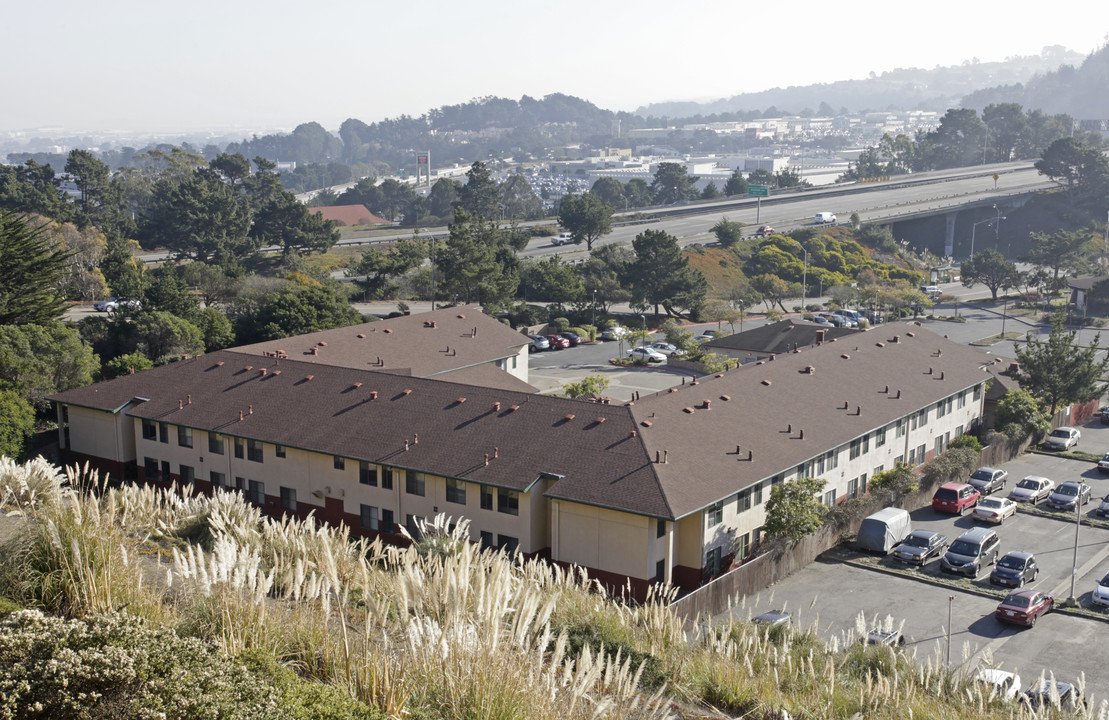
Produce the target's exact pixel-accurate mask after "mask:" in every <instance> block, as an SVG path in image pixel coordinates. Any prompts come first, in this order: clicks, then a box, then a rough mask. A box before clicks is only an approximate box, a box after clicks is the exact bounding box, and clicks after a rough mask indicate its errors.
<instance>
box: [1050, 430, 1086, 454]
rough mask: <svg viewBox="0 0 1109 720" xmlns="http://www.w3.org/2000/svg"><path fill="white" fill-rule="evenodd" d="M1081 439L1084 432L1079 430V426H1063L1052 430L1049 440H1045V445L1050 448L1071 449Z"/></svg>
mask: <svg viewBox="0 0 1109 720" xmlns="http://www.w3.org/2000/svg"><path fill="white" fill-rule="evenodd" d="M1081 439H1082V433H1080V432H1078V428H1072V427H1067V426H1063V427H1057V428H1055V429H1054V430H1052V431H1051V434H1050V435H1048V436H1047V440H1044V445H1047V447H1048V449H1049V450H1070V449H1071V448H1072V447H1074V446H1075V445H1077V444H1078V441H1079V440H1081Z"/></svg>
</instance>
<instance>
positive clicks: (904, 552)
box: [893, 530, 947, 566]
mask: <svg viewBox="0 0 1109 720" xmlns="http://www.w3.org/2000/svg"><path fill="white" fill-rule="evenodd" d="M946 547H947V536H946V535H940V534H939V533H938V532H934V531H932V530H913V531H912V532H911V533H909V536H908V537H907V538H905V539H904V540H903V541H902V543H901V544H900V545H898V546H897V547H896V548H894V551H893V556H894V557H895V558H897V559H898V560H900V561H902V562H907V563H912V564H914V565H921V566H923V565H924V564H926V563H927V562H928V561H929V560H930V559H931V558H933V557H939V554H940V553H941V552H943V550H944V548H946Z"/></svg>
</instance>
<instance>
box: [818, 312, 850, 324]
mask: <svg viewBox="0 0 1109 720" xmlns="http://www.w3.org/2000/svg"><path fill="white" fill-rule="evenodd" d="M813 317H814V318H820V319H822V320H823V321H824V322H827V323H831V324H832V325H834V326H835V327H844V326H845V325H846V323H845V322H844V319H843V318H842V317H840V316H839V315H835V314H833V313H817V314H816V315H813Z"/></svg>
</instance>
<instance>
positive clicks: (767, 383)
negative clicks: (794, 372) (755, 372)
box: [762, 380, 770, 386]
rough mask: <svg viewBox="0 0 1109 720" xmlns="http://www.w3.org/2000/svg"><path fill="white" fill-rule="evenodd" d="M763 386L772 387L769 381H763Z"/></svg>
mask: <svg viewBox="0 0 1109 720" xmlns="http://www.w3.org/2000/svg"><path fill="white" fill-rule="evenodd" d="M762 384H763V385H767V386H769V385H770V381H769V380H763V381H762Z"/></svg>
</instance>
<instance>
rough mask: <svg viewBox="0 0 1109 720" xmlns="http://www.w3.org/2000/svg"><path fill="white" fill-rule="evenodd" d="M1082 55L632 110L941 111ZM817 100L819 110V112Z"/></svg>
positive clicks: (1055, 51) (908, 72) (679, 113)
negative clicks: (991, 88) (980, 91)
mask: <svg viewBox="0 0 1109 720" xmlns="http://www.w3.org/2000/svg"><path fill="white" fill-rule="evenodd" d="M1082 57H1083V56H1082V54H1081V53H1076V52H1072V51H1070V50H1067V49H1066V48H1064V47H1062V46H1059V45H1056V46H1051V47H1045V48H1044V50H1043V52H1042V53H1041V54H1040V55H1031V56H1020V57H1012V58H1008V59H1006V60H1005V61H1003V62H987V63H982V62H974V61H968V62H966V63H963V64H962V65H953V66H949V67H937V68H934V69H932V70H924V69H921V68H898V69H896V70H890V71H889V72H884V73H882V74H881V75H873V74H872V75H871V77H869V78H866V79H864V80H841V81H838V82H834V83H827V84H817V85H796V86H791V87H787V88H774V89H771V90H765V91H762V92H755V93H743V94H741V95H734V96H732V97H730V98H726V99H721V100H715V101H712V102H704V103H698V102H665V103H652V104H651V105H645V106H642V107H640V108H639V109H637V110H636V111H635V114H637V115H640V116H644V117H647V116H653V117H663V116H665V117H671V118H673V117H683V118H684V117H692V116H695V115H715V114H721V113H735V112H750V111H753V110H761V109H766V108H771V107H773V108H775V109H777V110H778V111H779V112H780V113H786V112H789V113H801V112H802V111H804V110H811V111H815V112H816V113H817V114H831V113H829V112H828V111H829V110H831V111H833V112H836V113H845V112H861V111H864V110H886V109H894V108H895V109H902V110H935V111H937V112H943V111H944V110H946V109H947V108H950V107H953V106H957V105H959V104H960V102H961V101H962V99H963V98H964V97H966V96H968V95H970V94H972V93H974V92H975V91H978V90H981V89H983V88H990V87H996V86H998V85H1020V84H1022V83H1027V82H1029V81H1030V80H1032V79H1033V78H1034V77H1036V76H1037V75H1043V74H1046V73H1050V72H1053V71H1055V70H1057V69H1058V68H1060V66H1063V65H1066V64H1074V63H1078V62H1081V61H1082ZM1103 87H1104V86H1103ZM822 104H823V106H824V112H821V111H820V107H821V105H822ZM1025 106H1026V107H1027V106H1028V105H1027V104H1025ZM1045 109H1046V108H1045Z"/></svg>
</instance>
